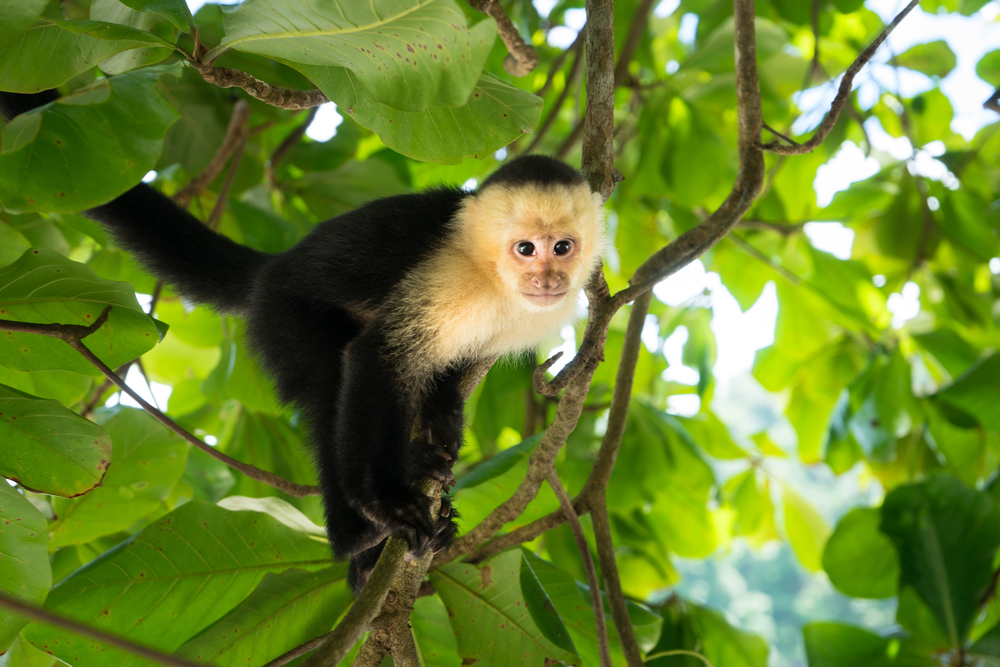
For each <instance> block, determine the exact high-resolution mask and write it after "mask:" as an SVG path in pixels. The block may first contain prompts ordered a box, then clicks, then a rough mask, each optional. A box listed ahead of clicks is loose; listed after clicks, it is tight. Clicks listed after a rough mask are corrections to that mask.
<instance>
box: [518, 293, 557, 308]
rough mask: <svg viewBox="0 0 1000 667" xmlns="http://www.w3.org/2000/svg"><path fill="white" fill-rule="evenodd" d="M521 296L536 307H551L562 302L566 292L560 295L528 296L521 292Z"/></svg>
mask: <svg viewBox="0 0 1000 667" xmlns="http://www.w3.org/2000/svg"><path fill="white" fill-rule="evenodd" d="M521 296H523V297H524V298H525V299H527V300H528V301H529V302H530V303H533V304H535V305H536V306H551V305H553V304H555V303H558V302H559V301H561V300H562V298H563V297H564V296H566V292H559V293H558V294H528V293H527V292H521Z"/></svg>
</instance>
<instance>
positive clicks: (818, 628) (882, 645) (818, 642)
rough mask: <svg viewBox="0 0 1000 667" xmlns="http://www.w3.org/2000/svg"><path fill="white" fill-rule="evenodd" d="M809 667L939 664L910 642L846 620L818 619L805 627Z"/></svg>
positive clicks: (927, 666)
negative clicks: (869, 629) (833, 621)
mask: <svg viewBox="0 0 1000 667" xmlns="http://www.w3.org/2000/svg"><path fill="white" fill-rule="evenodd" d="M802 635H803V638H804V639H805V645H806V656H807V657H808V659H809V667H848V666H849V665H864V667H892V666H893V665H909V666H912V667H922V666H926V667H933V666H934V665H938V664H940V663H939V662H938V661H937V660H934V659H932V658H931V656H929V655H928V654H927V653H926V652H924V651H922V650H920V649H919V648H918V647H916V646H914V645H913V644H912V643H911V642H908V641H906V640H901V639H898V638H893V637H879V636H878V635H876V634H874V633H872V632H869V631H867V630H863V629H861V628H856V627H853V626H850V625H844V624H843V623H829V622H824V621H815V622H813V623H809V624H807V625H806V626H805V627H804V628H802Z"/></svg>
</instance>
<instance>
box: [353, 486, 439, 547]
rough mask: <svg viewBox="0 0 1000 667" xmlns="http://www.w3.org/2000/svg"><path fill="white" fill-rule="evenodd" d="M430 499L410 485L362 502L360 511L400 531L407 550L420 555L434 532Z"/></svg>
mask: <svg viewBox="0 0 1000 667" xmlns="http://www.w3.org/2000/svg"><path fill="white" fill-rule="evenodd" d="M430 510H431V499H430V498H428V497H427V496H425V495H423V494H422V493H418V492H417V491H414V490H413V489H398V490H396V491H395V492H394V493H393V494H392V495H391V496H387V495H382V496H381V497H379V498H378V499H377V500H375V501H372V502H367V503H364V504H362V505H361V511H362V512H363V513H364V514H365V515H366V516H367V517H368V518H369V519H371V520H372V521H374V522H375V523H377V524H379V525H380V526H383V527H385V529H386V531H387V532H389V533H395V534H399V535H401V536H402V537H403V538H404V539H405V540H406V542H407V544H409V546H410V551H411V552H412V553H414V554H416V555H418V556H419V555H423V553H424V552H425V551H426V550H427V546H428V545H429V544H430V541H431V539H433V537H434V536H435V535H436V534H437V522H436V520H434V519H432V518H431V511H430Z"/></svg>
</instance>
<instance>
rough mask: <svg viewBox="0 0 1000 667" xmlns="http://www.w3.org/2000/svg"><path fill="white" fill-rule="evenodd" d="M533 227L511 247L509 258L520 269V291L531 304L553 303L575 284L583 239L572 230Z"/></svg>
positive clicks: (551, 304) (544, 304) (560, 298)
mask: <svg viewBox="0 0 1000 667" xmlns="http://www.w3.org/2000/svg"><path fill="white" fill-rule="evenodd" d="M533 231H534V232H535V233H533V234H530V235H527V236H526V238H521V239H518V240H517V241H515V242H514V243H513V244H512V245H511V247H510V249H509V253H510V261H511V263H512V264H513V265H514V267H516V270H519V272H520V279H519V284H518V291H520V293H521V296H522V297H524V298H525V299H526V300H527V301H528V303H531V304H532V305H535V306H542V307H544V306H554V305H556V304H557V303H559V302H560V301H562V300H563V298H564V297H565V296H566V294H567V293H568V292H569V290H570V288H572V287H573V282H574V281H573V279H572V274H573V273H576V272H575V271H574V270H573V269H574V268H575V267H576V266H577V265H579V263H580V262H579V255H580V250H579V245H580V242H579V241H578V240H577V239H575V238H574V237H573V236H572V235H571V234H569V233H558V232H557V233H548V230H544V229H538V230H533Z"/></svg>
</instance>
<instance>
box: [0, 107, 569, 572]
mask: <svg viewBox="0 0 1000 667" xmlns="http://www.w3.org/2000/svg"><path fill="white" fill-rule="evenodd" d="M56 97H57V94H56V93H55V91H46V92H44V93H39V94H34V95H19V94H13V93H0V110H2V112H3V114H4V117H5V118H6V119H7V120H10V119H11V118H12V117H13V116H15V115H17V114H19V113H24V112H26V111H28V110H30V109H33V108H35V107H37V106H40V105H43V104H46V103H48V102H50V101H52V100H54V99H56ZM526 182H536V183H541V184H548V183H565V184H569V185H573V184H578V183H581V182H582V178H581V176H580V174H579V172H577V171H575V170H574V169H572V168H571V167H569V166H568V165H565V164H564V163H562V162H560V161H558V160H555V159H552V158H545V157H542V156H529V157H524V158H519V159H518V160H515V161H513V162H511V163H509V164H508V165H507V166H505V167H503V168H501V169H500V170H498V171H497V172H496V173H494V174H493V175H492V176H491V177H490V178H489V179H487V181H486V183H484V185H486V184H494V183H508V184H511V185H518V184H522V183H526ZM469 196H470V193H467V192H464V191H462V190H460V189H457V188H440V189H435V190H430V191H427V192H424V193H422V194H411V195H400V196H396V197H389V198H386V199H379V200H376V201H373V202H370V203H368V204H365V205H364V206H362V207H360V208H358V209H356V210H354V211H351V212H350V213H346V214H344V215H342V216H340V217H338V218H334V219H332V220H328V221H326V222H323V223H321V224H319V225H317V226H316V228H315V229H314V230H313V231H312V232H311V233H310V234H309V235H307V236H306V237H305V238H304V239H302V241H301V242H299V243H298V244H297V245H296V246H295V247H293V248H292V249H290V250H288V251H287V252H284V253H280V254H268V253H263V252H258V251H256V250H253V249H250V248H247V247H245V246H242V245H239V244H237V243H235V242H234V241H232V240H230V239H229V238H227V237H225V236H222V235H221V234H218V233H216V232H214V231H212V230H211V229H209V228H208V227H206V226H205V225H204V224H202V223H201V222H200V221H199V220H197V219H196V218H194V217H193V216H191V215H190V214H188V213H187V212H186V211H185V210H183V209H181V208H180V207H178V206H177V205H175V204H174V203H173V201H171V200H170V199H169V198H167V197H165V196H164V195H162V194H160V193H159V192H158V191H157V190H155V189H153V188H152V187H150V186H148V185H145V184H141V183H140V184H139V185H137V186H135V187H134V188H132V189H131V190H129V191H128V192H126V193H124V194H123V195H121V196H120V197H118V198H117V199H115V200H113V201H111V202H109V203H107V204H104V205H103V206H98V207H97V208H94V209H91V210H89V211H86V212H85V213H84V214H85V215H87V216H88V217H90V218H93V219H94V220H97V221H98V222H100V223H101V224H103V225H104V226H105V227H106V228H107V229H109V230H110V231H111V233H112V234H113V235H114V237H115V240H116V241H117V242H118V244H119V245H121V246H122V247H123V248H125V249H127V250H129V251H130V252H132V253H134V254H135V255H136V256H137V257H138V258H139V260H140V261H141V262H142V264H143V265H144V266H145V267H146V268H147V269H148V270H149V271H150V272H152V273H153V274H154V275H156V276H157V277H159V278H160V279H162V280H163V281H165V282H167V283H169V284H171V285H173V286H174V287H175V288H176V289H177V291H178V292H179V293H180V294H182V295H184V296H185V297H187V298H190V299H192V300H194V301H197V302H199V303H206V304H210V305H211V306H213V307H215V308H217V309H218V310H220V311H223V312H231V313H236V314H239V315H241V316H242V317H244V318H245V319H246V320H247V323H248V332H249V340H250V343H251V345H252V347H253V349H254V351H255V352H256V353H257V354H258V355H259V357H260V359H261V360H262V361H263V364H264V366H265V367H266V369H267V371H268V372H269V374H270V375H271V376H272V377H273V378H274V381H275V385H276V388H277V391H278V394H279V396H280V398H281V400H283V401H285V402H289V403H292V404H294V405H296V406H297V407H299V408H300V409H301V410H302V411H303V412H304V414H305V416H306V418H307V423H308V424H309V428H310V430H311V436H312V441H313V443H314V450H315V458H316V462H317V465H318V469H319V481H320V486H321V488H322V490H323V500H324V505H325V508H326V520H327V523H326V525H327V532H328V533H329V536H330V540H331V543H332V546H333V551H334V553H335V555H336V556H337V557H338V558H344V557H352V563H351V568H350V579H351V585H352V586H353V587H354V588H355V590H358V589H359V588H360V587H361V586H362V585H363V584H364V582H365V581H366V580H367V578H368V575H369V574H370V571H371V568H372V567H374V564H375V561H376V560H377V559H378V555H379V554H380V553H381V550H382V547H383V543H384V540H385V538H386V537H387V536H388V535H390V534H393V533H397V532H398V533H401V534H402V535H404V536H405V538H406V539H407V540H408V542H409V544H410V547H411V549H412V550H413V551H414V552H418V553H419V552H423V551H424V550H426V549H427V548H433V549H440V548H444V547H446V546H447V545H448V544H450V542H451V540H452V538H453V537H454V534H455V531H456V527H455V524H454V522H453V521H452V516H451V515H452V510H451V507H450V504H449V503H447V501H445V503H444V504H443V505H442V510H441V512H440V515H439V516H438V517H432V516H431V513H430V511H429V500H428V498H427V497H425V496H424V495H422V494H420V493H418V492H417V491H415V490H414V489H413V488H412V483H413V481H414V480H415V479H417V478H419V477H422V476H427V475H429V476H432V477H434V478H435V479H438V480H440V481H442V482H445V483H447V482H449V481H450V480H452V479H453V478H452V476H451V472H450V466H451V464H452V463H453V462H454V461H455V460H456V459H457V457H458V448H459V446H460V445H461V440H462V397H461V396H460V394H459V381H460V379H461V377H462V372H463V370H464V369H463V368H462V367H461V366H455V367H451V368H448V369H446V370H445V371H444V372H441V373H439V374H438V375H437V376H436V377H434V378H433V381H432V382H431V386H430V388H429V389H428V390H427V391H426V393H425V394H419V393H417V394H416V395H421V396H422V401H421V402H420V403H419V407H416V406H415V405H413V401H412V397H413V396H414V395H415V392H419V389H414V388H412V387H405V386H400V385H401V380H400V376H399V373H398V372H397V371H398V368H396V366H398V364H399V360H394V359H393V358H392V355H390V354H387V352H386V350H387V349H389V347H390V341H388V340H387V329H386V327H385V326H384V324H383V322H382V320H381V319H380V317H379V313H380V307H381V306H383V305H384V304H385V303H386V300H387V299H388V298H390V297H391V296H392V295H393V294H394V293H395V292H396V291H397V286H398V285H399V283H400V281H401V280H403V278H404V277H405V276H406V275H407V274H408V273H409V272H410V271H411V270H412V269H413V268H414V267H415V266H417V265H418V264H419V263H420V262H421V261H423V260H424V259H426V258H427V257H428V256H429V255H430V254H431V253H434V252H435V251H436V250H438V249H439V248H440V247H441V244H442V242H443V239H444V238H445V237H446V235H447V234H449V233H450V231H451V230H450V228H449V224H450V223H451V221H452V219H453V218H454V216H455V213H456V212H457V211H458V210H459V206H460V205H461V203H462V202H463V200H464V199H465V198H466V197H469ZM417 417H420V419H421V424H422V426H423V429H424V436H422V437H420V438H417V439H416V440H412V441H411V437H410V436H411V427H412V425H413V424H414V421H415V419H416V418H417ZM432 441H433V443H434V444H431V442H432Z"/></svg>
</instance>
